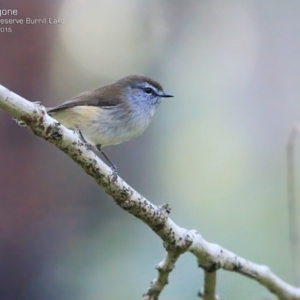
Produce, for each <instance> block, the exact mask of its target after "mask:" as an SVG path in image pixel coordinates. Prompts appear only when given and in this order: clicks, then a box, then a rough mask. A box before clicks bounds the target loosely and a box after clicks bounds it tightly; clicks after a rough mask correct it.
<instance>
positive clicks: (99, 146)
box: [96, 145, 118, 182]
mask: <svg viewBox="0 0 300 300" xmlns="http://www.w3.org/2000/svg"><path fill="white" fill-rule="evenodd" d="M96 148H97V150H98V151H99V152H101V154H102V155H103V157H104V158H105V159H106V161H107V162H108V164H109V166H110V168H111V171H112V173H113V179H112V182H115V181H116V180H117V177H118V173H117V167H116V165H115V164H114V163H113V162H112V161H111V160H110V159H109V157H108V156H107V155H106V154H105V153H104V151H103V150H102V148H101V145H96Z"/></svg>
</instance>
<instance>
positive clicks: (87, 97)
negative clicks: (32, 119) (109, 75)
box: [47, 90, 120, 113]
mask: <svg viewBox="0 0 300 300" xmlns="http://www.w3.org/2000/svg"><path fill="white" fill-rule="evenodd" d="M119 103H120V101H119V100H118V98H117V97H105V98H104V97H101V96H97V93H95V90H94V91H88V92H83V93H81V94H79V95H78V96H76V97H74V98H72V99H71V100H69V101H66V102H64V103H62V104H60V105H58V106H55V107H51V108H48V109H47V112H48V113H51V112H55V111H58V110H61V109H66V108H71V107H75V106H98V107H101V108H107V109H109V108H112V107H114V106H117V105H118V104H119Z"/></svg>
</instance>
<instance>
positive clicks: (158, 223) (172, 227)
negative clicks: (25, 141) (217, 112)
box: [0, 85, 300, 300]
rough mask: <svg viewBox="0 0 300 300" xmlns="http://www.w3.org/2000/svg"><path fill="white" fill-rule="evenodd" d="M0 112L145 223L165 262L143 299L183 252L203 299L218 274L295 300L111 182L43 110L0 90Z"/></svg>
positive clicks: (259, 271) (294, 292)
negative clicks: (192, 261) (194, 263)
mask: <svg viewBox="0 0 300 300" xmlns="http://www.w3.org/2000/svg"><path fill="white" fill-rule="evenodd" d="M0 108H2V109H3V110H5V111H6V112H8V113H9V114H10V115H11V116H12V117H14V118H16V119H18V120H19V121H21V122H22V123H24V124H26V126H27V127H28V128H29V130H31V131H32V132H33V133H34V134H35V135H37V136H39V137H42V138H44V139H45V140H47V141H49V142H50V143H52V144H54V145H55V146H57V147H58V148H59V149H61V150H62V151H64V152H65V153H66V154H67V155H68V156H70V157H71V158H72V159H73V160H74V161H75V162H76V163H77V164H78V165H79V166H80V167H81V168H82V169H83V170H84V171H85V172H86V173H87V174H88V175H90V176H92V177H93V178H94V180H95V181H96V182H97V184H98V185H99V186H101V187H102V188H103V189H104V190H105V191H106V193H107V194H109V195H110V196H111V197H112V198H113V200H114V202H115V203H116V204H117V205H118V206H120V207H121V208H122V209H124V210H126V211H128V212H129V213H130V214H132V215H134V216H135V217H137V218H139V219H140V220H142V221H143V222H144V223H146V224H147V225H148V226H149V227H150V228H151V229H152V230H153V231H154V232H155V233H156V234H157V235H158V236H159V237H160V238H161V239H162V240H163V244H164V247H165V249H166V251H167V256H166V258H165V259H164V260H163V261H162V262H161V263H160V264H159V265H158V267H157V270H158V274H157V277H156V278H155V279H154V280H153V281H152V283H151V285H150V287H149V289H148V290H147V292H146V293H145V294H144V299H158V297H159V295H160V293H161V291H162V290H163V288H164V287H165V285H166V284H167V283H168V276H169V273H170V272H171V271H172V270H173V268H174V265H175V262H176V261H177V259H178V258H179V257H180V255H181V254H183V253H185V252H187V251H189V252H191V253H193V254H194V255H195V256H196V257H197V260H198V266H199V267H201V268H202V269H204V271H205V284H204V292H203V296H202V297H206V298H204V299H213V298H214V297H216V296H215V285H216V271H217V270H218V269H220V268H222V269H224V270H227V271H234V272H237V273H240V274H242V275H245V276H248V277H250V278H252V279H254V280H256V281H257V282H259V283H260V284H262V285H264V286H265V287H266V288H267V289H268V290H269V291H270V292H271V293H273V294H275V295H277V297H278V298H279V299H282V300H296V299H300V289H298V288H295V287H293V286H291V285H289V284H287V283H285V282H284V281H282V280H281V279H280V278H278V277H277V276H276V275H274V274H273V273H272V272H271V271H270V269H269V268H268V267H265V266H262V265H257V264H255V263H252V262H250V261H247V260H246V259H244V258H241V257H238V256H237V255H235V254H234V253H232V252H230V251H228V250H226V249H224V248H222V247H220V246H218V245H216V244H211V243H209V242H207V241H205V240H204V239H203V238H202V237H201V235H200V234H199V233H198V232H197V231H195V230H187V229H184V228H181V227H179V226H178V225H177V224H175V223H174V222H173V221H172V220H171V219H170V218H169V213H170V209H169V207H168V205H163V206H160V207H158V206H156V205H154V204H152V203H151V202H149V201H148V200H147V199H146V198H144V197H143V196H141V195H140V194H139V193H138V192H136V191H135V190H134V189H133V188H131V187H130V186H129V185H128V184H127V183H126V182H125V181H123V180H122V179H121V178H120V177H118V178H117V180H116V181H115V182H113V180H112V179H113V174H112V173H111V170H110V168H109V167H108V166H106V165H105V164H104V163H103V162H102V160H100V159H99V158H98V157H97V155H96V154H95V153H94V152H93V151H91V150H89V149H87V148H86V146H85V144H84V143H83V142H82V141H81V140H80V138H79V136H78V135H77V134H76V133H75V132H73V131H71V130H69V129H67V128H65V127H64V126H62V125H61V124H59V123H58V122H57V121H56V120H54V119H53V118H51V117H50V116H48V115H47V113H46V111H45V108H44V107H43V106H42V105H40V104H38V103H32V102H29V101H27V100H25V99H24V98H22V97H20V96H18V95H16V94H14V93H13V92H11V91H9V90H7V89H6V88H5V87H3V86H1V85H0ZM205 293H206V294H205Z"/></svg>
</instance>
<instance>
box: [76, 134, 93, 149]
mask: <svg viewBox="0 0 300 300" xmlns="http://www.w3.org/2000/svg"><path fill="white" fill-rule="evenodd" d="M78 134H79V138H80V140H81V141H82V142H83V143H84V144H85V146H86V149H87V150H93V148H94V147H93V145H91V144H90V143H88V142H87V141H86V140H85V138H84V136H83V134H82V132H81V130H80V129H78Z"/></svg>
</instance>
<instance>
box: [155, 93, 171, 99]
mask: <svg viewBox="0 0 300 300" xmlns="http://www.w3.org/2000/svg"><path fill="white" fill-rule="evenodd" d="M159 96H160V97H162V98H172V97H174V96H173V95H170V94H166V93H163V94H160V95H159Z"/></svg>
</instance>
